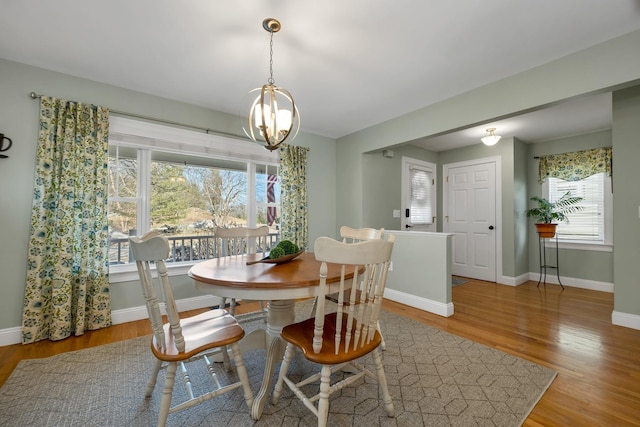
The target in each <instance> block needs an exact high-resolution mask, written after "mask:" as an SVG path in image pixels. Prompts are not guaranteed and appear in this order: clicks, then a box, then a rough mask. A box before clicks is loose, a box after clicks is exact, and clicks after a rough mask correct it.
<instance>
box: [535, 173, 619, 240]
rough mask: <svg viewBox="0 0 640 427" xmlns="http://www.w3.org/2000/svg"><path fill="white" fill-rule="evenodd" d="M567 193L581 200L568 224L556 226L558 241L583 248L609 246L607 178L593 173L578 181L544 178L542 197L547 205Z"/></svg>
mask: <svg viewBox="0 0 640 427" xmlns="http://www.w3.org/2000/svg"><path fill="white" fill-rule="evenodd" d="M567 191H570V192H571V195H572V196H578V197H582V198H583V200H582V201H581V202H580V206H582V210H580V211H578V212H575V213H572V214H569V215H567V217H568V218H569V222H567V223H565V222H560V223H559V224H558V229H557V233H558V240H560V241H566V242H573V243H583V244H596V245H597V244H600V245H611V244H612V226H611V224H612V215H611V206H612V194H611V178H610V177H608V176H607V175H606V173H597V174H594V175H591V176H590V177H588V178H585V179H582V180H579V181H564V180H562V179H559V178H551V177H549V178H547V180H546V182H545V184H544V185H543V193H544V195H545V197H547V198H548V199H549V200H550V201H552V202H553V201H556V200H558V199H559V198H560V197H562V196H563V195H564V194H565V193H566V192H567Z"/></svg>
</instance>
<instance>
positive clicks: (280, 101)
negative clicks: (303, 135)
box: [243, 18, 300, 151]
mask: <svg viewBox="0 0 640 427" xmlns="http://www.w3.org/2000/svg"><path fill="white" fill-rule="evenodd" d="M262 27H263V28H264V29H265V30H266V31H267V32H268V33H269V34H270V43H269V79H267V84H265V85H263V86H262V87H258V88H255V89H253V90H251V91H249V94H254V93H257V96H256V98H255V99H254V100H253V102H252V104H251V107H250V109H249V120H248V122H246V125H245V126H246V127H244V126H243V127H244V132H245V133H246V134H247V136H248V137H249V138H251V139H252V140H253V141H256V142H260V143H264V146H265V148H266V149H267V150H270V151H272V150H275V149H276V148H278V146H280V144H282V143H283V142H284V140H286V139H287V138H288V137H291V138H290V140H293V139H294V138H295V137H296V135H297V134H298V130H300V113H299V112H298V107H296V104H295V102H294V100H293V96H291V93H289V91H288V90H286V89H284V88H281V87H278V86H276V85H275V80H274V79H273V33H277V32H278V31H280V28H281V25H280V21H278V20H277V19H274V18H266V19H265V20H264V21H262Z"/></svg>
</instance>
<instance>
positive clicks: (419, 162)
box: [400, 156, 438, 232]
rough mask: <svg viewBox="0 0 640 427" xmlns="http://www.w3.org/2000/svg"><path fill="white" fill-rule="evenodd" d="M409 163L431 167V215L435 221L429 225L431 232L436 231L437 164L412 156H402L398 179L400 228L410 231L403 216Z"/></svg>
mask: <svg viewBox="0 0 640 427" xmlns="http://www.w3.org/2000/svg"><path fill="white" fill-rule="evenodd" d="M409 164H414V165H418V166H420V167H423V168H425V169H431V174H432V176H433V180H434V185H433V191H434V194H432V195H431V200H432V206H431V209H432V212H433V214H434V215H433V216H434V218H435V221H433V224H432V225H431V232H436V231H437V230H438V216H437V215H438V179H437V175H438V165H436V164H435V163H432V162H428V161H426V160H419V159H415V158H413V157H406V156H402V172H401V176H402V178H401V180H400V181H401V189H400V206H401V207H402V208H401V210H400V230H403V231H411V230H409V229H407V228H406V224H407V218H406V217H405V209H406V208H407V205H408V204H409V200H408V198H407V188H408V187H409V186H410V183H409V174H407V172H406V171H407V165H409Z"/></svg>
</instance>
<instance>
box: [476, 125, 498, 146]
mask: <svg viewBox="0 0 640 427" xmlns="http://www.w3.org/2000/svg"><path fill="white" fill-rule="evenodd" d="M495 131H496V128H489V129H487V134H486V135H485V136H484V137H482V138H480V140H481V141H482V143H483V144H484V145H488V146H492V145H496V144H497V143H498V141H500V138H502V137H501V136H500V135H495V134H494V132H495Z"/></svg>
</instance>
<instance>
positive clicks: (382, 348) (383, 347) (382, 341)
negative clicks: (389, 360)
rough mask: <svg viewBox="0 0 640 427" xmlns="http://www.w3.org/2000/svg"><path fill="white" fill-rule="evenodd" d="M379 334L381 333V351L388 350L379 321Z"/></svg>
mask: <svg viewBox="0 0 640 427" xmlns="http://www.w3.org/2000/svg"><path fill="white" fill-rule="evenodd" d="M378 332H379V333H380V338H381V339H382V340H381V341H380V350H382V351H384V350H386V349H387V344H386V343H385V342H384V335H382V331H381V330H380V321H379V320H378Z"/></svg>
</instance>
